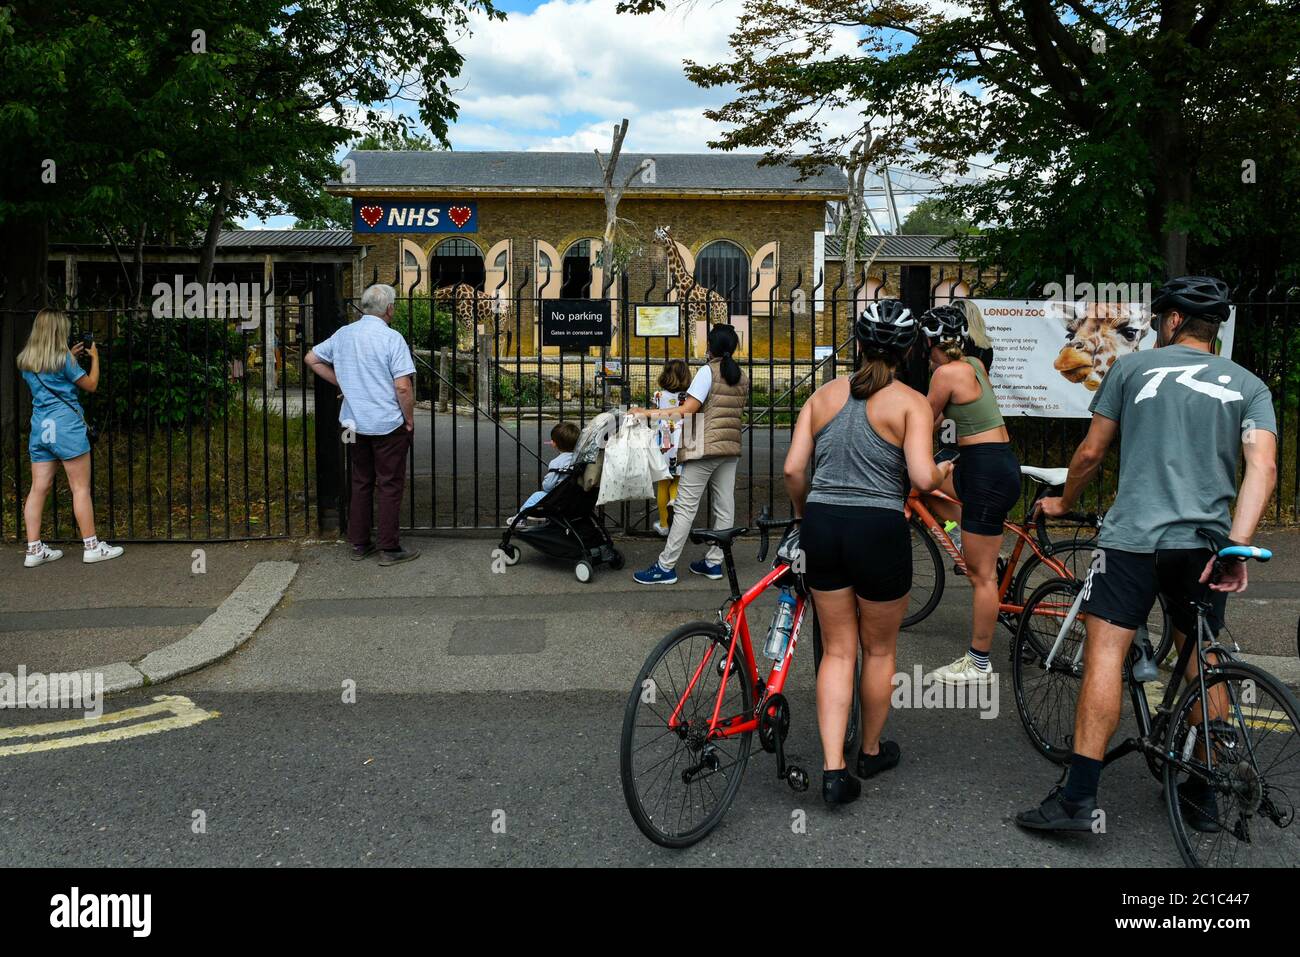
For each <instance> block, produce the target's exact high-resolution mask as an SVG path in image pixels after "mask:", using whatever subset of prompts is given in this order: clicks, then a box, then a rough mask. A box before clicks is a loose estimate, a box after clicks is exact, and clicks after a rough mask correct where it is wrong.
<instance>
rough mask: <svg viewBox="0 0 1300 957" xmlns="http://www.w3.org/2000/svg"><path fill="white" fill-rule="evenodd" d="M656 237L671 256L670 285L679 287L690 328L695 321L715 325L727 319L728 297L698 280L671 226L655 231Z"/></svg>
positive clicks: (669, 257) (687, 324) (687, 325)
mask: <svg viewBox="0 0 1300 957" xmlns="http://www.w3.org/2000/svg"><path fill="white" fill-rule="evenodd" d="M655 239H656V240H657V241H658V242H659V245H661V246H663V247H664V252H665V253H666V254H667V256H668V285H669V287H670V288H672V289H675V290H677V301H678V302H680V303H682V304H683V305H684V306H685V309H686V328H688V329H693V328H695V326H694V323H695V322H704V323H705V324H706V325H713V324H714V323H717V322H726V321H727V317H728V316H729V315H730V314H731V310H730V308H729V307H728V306H727V300H726V298H725V297H724V296H722V295H720V294H719V293H716V292H714V291H713V290H712V289H709V288H707V287H706V286H701V285H700V284H699V283H698V282H696V281H695V277H694V276H692V275H691V273H690V270H688V269H687V268H686V263H685V262H684V261H683V260H682V251H681V250H680V249H678V248H677V243H675V242H673V237H672V236H671V235H670V234H669V231H668V227H667V226H660V227H659V228H658V229H656V230H655Z"/></svg>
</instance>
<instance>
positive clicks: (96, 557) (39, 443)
mask: <svg viewBox="0 0 1300 957" xmlns="http://www.w3.org/2000/svg"><path fill="white" fill-rule="evenodd" d="M68 332H69V322H68V317H67V314H66V313H62V312H58V311H56V310H54V309H42V310H41V311H40V312H38V313H37V314H36V321H35V323H33V324H32V334H31V335H30V336H28V337H27V345H26V346H24V347H23V351H22V352H20V353H18V368H19V369H20V370H21V371H22V374H23V381H24V382H26V383H27V388H28V390H29V391H30V392H31V394H32V434H31V438H30V439H29V440H28V442H27V452H28V454H29V456H30V457H31V460H32V488H31V491H30V492H28V494H27V501H26V503H25V504H24V506H23V518H24V520H25V521H26V523H27V554H26V555H25V556H24V558H23V565H25V566H26V567H27V568H35V567H36V566H37V565H44V564H45V563H46V562H52V561H55V560H57V559H60V558H62V557H63V552H61V551H59V550H58V549H57V548H50V547H49V546H48V545H46V544H45V543H44V542H42V541H41V515H42V513H43V512H44V511H45V499H46V497H47V496H48V495H49V494H50V489H51V488H52V487H53V486H54V476H55V474H56V473H57V472H58V469H59V463H60V462H62V463H63V471H64V472H65V473H66V474H67V476H68V486H69V487H70V488H71V489H72V513H73V515H75V516H76V518H77V526H78V527H79V528H80V530H81V537H82V541H83V545H84V551H83V552H82V556H81V560H82V561H83V562H86V563H87V564H91V563H94V562H103V561H107V560H109V559H110V558H117V556H119V555H121V554H122V547H121V546H120V545H110V544H108V543H107V542H101V541H100V540H99V539H98V538H97V537H96V536H95V507H94V505H93V504H92V503H91V500H90V437H89V436H88V435H87V434H86V419H85V416H84V415H83V414H82V411H81V403H80V402H79V401H78V399H77V390H78V389H82V390H84V391H86V392H94V391H95V389H97V388H98V387H99V350H98V349H96V348H95V344H94V343H93V342H92V343H90V344H89V345H86V344H84V343H81V342H78V343H77V344H76V345H74V346H73V347H72V348H71V349H69V348H68ZM82 355H89V356H90V371H89V372H86V370H84V369H83V368H81V365H80V364H79V363H78V362H77V359H78V358H80V357H81V356H82Z"/></svg>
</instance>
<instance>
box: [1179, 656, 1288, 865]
mask: <svg viewBox="0 0 1300 957" xmlns="http://www.w3.org/2000/svg"><path fill="white" fill-rule="evenodd" d="M1207 712H1208V714H1209V718H1210V721H1209V733H1208V734H1206V733H1205V716H1206V714H1207ZM1297 729H1300V716H1298V715H1297V705H1296V700H1295V697H1294V696H1293V695H1292V694H1291V692H1290V691H1289V690H1287V688H1286V686H1285V685H1283V684H1282V683H1281V682H1280V681H1278V680H1277V679H1276V678H1274V677H1273V676H1272V675H1270V674H1268V673H1267V672H1265V671H1262V670H1260V669H1259V668H1256V667H1254V666H1252V665H1247V664H1244V663H1242V662H1239V661H1229V662H1225V663H1224V664H1222V665H1220V666H1218V667H1217V668H1215V669H1214V670H1213V671H1212V672H1209V673H1207V675H1206V679H1205V694H1204V696H1202V694H1201V688H1200V684H1199V683H1198V682H1195V681H1194V682H1193V683H1192V684H1191V685H1189V686H1188V688H1187V689H1186V690H1185V691H1184V692H1183V694H1182V697H1181V698H1180V699H1179V701H1178V704H1177V705H1175V707H1174V712H1173V715H1172V716H1171V720H1170V724H1169V731H1168V736H1167V738H1166V742H1165V746H1166V749H1167V753H1168V754H1171V755H1174V756H1175V758H1171V759H1170V760H1167V761H1165V763H1164V785H1165V807H1166V810H1167V811H1168V813H1169V825H1170V827H1171V829H1172V830H1173V832H1174V842H1175V843H1176V844H1177V845H1178V853H1179V854H1180V855H1181V856H1182V859H1183V863H1184V864H1186V865H1187V866H1189V867H1295V866H1296V865H1297V864H1298V863H1300V822H1297V821H1296V819H1295V817H1296V805H1297V803H1298V802H1300V732H1298V730H1297ZM1177 757H1181V760H1177Z"/></svg>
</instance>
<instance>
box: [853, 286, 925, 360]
mask: <svg viewBox="0 0 1300 957" xmlns="http://www.w3.org/2000/svg"><path fill="white" fill-rule="evenodd" d="M916 334H917V322H916V319H915V318H914V317H913V316H912V310H911V309H908V308H907V306H905V305H903V304H902V303H901V302H899V301H898V300H897V299H879V300H876V301H875V302H871V303H868V304H867V308H866V309H864V310H863V311H862V315H860V316H858V321H857V322H856V323H855V324H854V326H853V335H854V336H855V337H856V338H857V340H858V345H859V346H861V347H862V348H864V349H884V350H887V351H889V352H895V353H898V354H899V355H902V354H903V353H905V352H907V350H909V349H911V348H912V345H913V344H914V343H915V342H916Z"/></svg>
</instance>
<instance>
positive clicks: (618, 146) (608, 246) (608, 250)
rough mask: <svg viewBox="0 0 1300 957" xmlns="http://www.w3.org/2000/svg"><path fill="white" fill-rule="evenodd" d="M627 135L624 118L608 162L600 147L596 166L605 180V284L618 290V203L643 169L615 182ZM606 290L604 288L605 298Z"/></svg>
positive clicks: (601, 258)
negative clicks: (619, 181) (620, 183)
mask: <svg viewBox="0 0 1300 957" xmlns="http://www.w3.org/2000/svg"><path fill="white" fill-rule="evenodd" d="M626 136H627V118H626V117H624V118H623V122H621V123H620V124H619V125H618V126H616V127H614V135H613V138H612V140H611V142H610V149H609V160H608V162H607V161H605V160H604V159H602V158H601V155H600V150H596V151H595V153H596V165H597V166H598V167H599V168H600V175H601V179H602V180H603V183H604V190H605V235H604V239H603V245H602V246H601V249H600V260H601V262H602V263H603V264H604V279H603V285H604V286H605V288H606V289H608V288H610V287H613V288H615V289H617V288H618V287H617V283H618V260H617V247H618V204H619V200H621V199H622V198H623V193H624V191H625V190H626V189H627V188H628V187H629V186H630V185H632V180H633V179H634V178H635V177H636V175H637V173H639V172H641V168H640V167H639V166H638V167H637V168H636V169H633V170H632V171H631V172H629V173H628V174H627V177H626V178H625V179H624V180H623V183H622V185H617V184H615V182H614V176H615V173H616V171H617V170H618V160H619V157H620V156H621V155H622V153H623V140H624V138H626ZM604 293H605V290H604V289H602V290H601V296H602V297H603V296H604Z"/></svg>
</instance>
